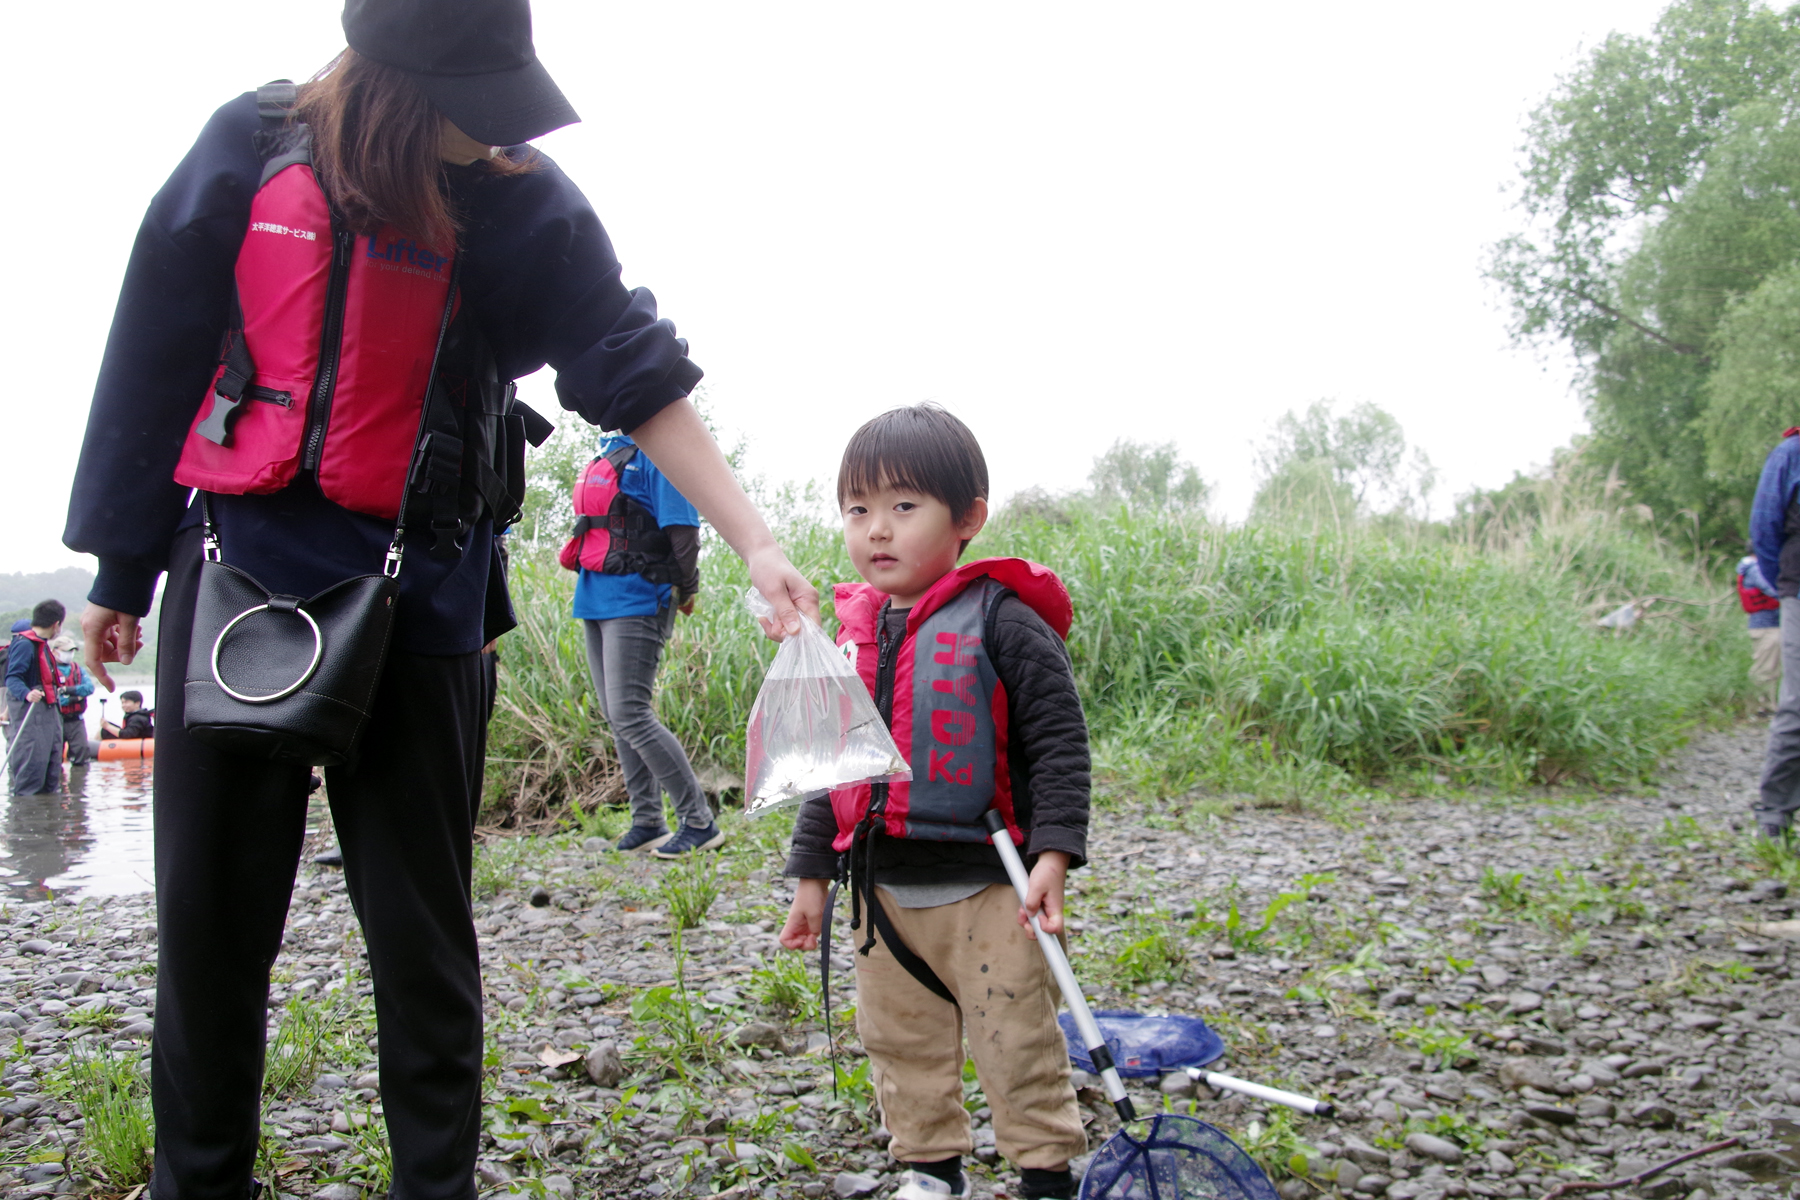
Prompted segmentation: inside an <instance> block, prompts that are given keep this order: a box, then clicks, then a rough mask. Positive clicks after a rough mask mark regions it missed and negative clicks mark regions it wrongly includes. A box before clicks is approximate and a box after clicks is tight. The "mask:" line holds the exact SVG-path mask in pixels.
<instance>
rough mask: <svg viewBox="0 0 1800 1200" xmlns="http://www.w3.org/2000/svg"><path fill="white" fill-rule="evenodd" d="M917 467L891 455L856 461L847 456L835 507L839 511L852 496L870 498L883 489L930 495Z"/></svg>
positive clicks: (839, 475) (839, 476) (929, 490)
mask: <svg viewBox="0 0 1800 1200" xmlns="http://www.w3.org/2000/svg"><path fill="white" fill-rule="evenodd" d="M916 466H917V464H916V463H909V462H907V461H905V460H904V459H902V458H897V457H896V456H894V455H892V454H882V455H877V456H871V457H868V458H858V459H857V460H856V461H855V462H852V461H851V460H850V456H849V455H848V454H846V455H845V456H844V466H843V469H842V470H840V471H839V472H838V507H839V508H842V507H843V506H844V502H845V501H846V500H848V499H849V498H850V497H851V496H868V495H872V494H874V493H875V492H879V491H880V490H881V489H882V488H895V489H898V490H901V491H908V492H924V493H925V494H926V495H930V494H931V490H932V489H931V488H929V487H927V486H926V484H925V479H926V476H925V475H924V473H922V472H920V471H918V470H915V469H914V468H915V467H916Z"/></svg>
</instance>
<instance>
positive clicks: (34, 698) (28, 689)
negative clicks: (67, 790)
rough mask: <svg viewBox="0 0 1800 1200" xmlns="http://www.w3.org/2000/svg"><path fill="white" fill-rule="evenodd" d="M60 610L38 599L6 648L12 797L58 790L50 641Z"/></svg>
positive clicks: (59, 729) (58, 728) (59, 738)
mask: <svg viewBox="0 0 1800 1200" xmlns="http://www.w3.org/2000/svg"><path fill="white" fill-rule="evenodd" d="M64 615H65V610H64V608H63V606H62V601H60V600H40V601H38V602H37V605H36V606H35V607H33V608H32V610H31V617H30V621H31V624H30V625H28V626H26V627H25V629H24V630H23V631H21V632H19V633H15V634H14V635H13V639H12V641H11V642H10V643H9V644H8V645H7V647H6V693H7V696H6V699H7V715H8V717H9V718H10V720H11V722H12V729H13V736H12V743H11V745H9V746H8V747H7V748H6V761H7V765H8V766H9V767H10V768H11V782H12V794H13V795H15V796H36V795H41V794H43V793H45V792H60V791H62V747H63V723H62V711H61V710H60V709H59V708H58V707H57V703H56V654H55V652H54V651H52V650H51V649H50V643H51V642H52V641H54V640H55V639H56V637H57V635H58V634H60V633H62V625H63V616H64Z"/></svg>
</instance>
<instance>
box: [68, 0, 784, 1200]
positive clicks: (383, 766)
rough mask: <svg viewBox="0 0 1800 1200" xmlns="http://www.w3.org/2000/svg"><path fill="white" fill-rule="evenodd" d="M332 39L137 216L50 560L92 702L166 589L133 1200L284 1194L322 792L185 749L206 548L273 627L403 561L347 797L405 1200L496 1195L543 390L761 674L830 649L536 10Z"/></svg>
mask: <svg viewBox="0 0 1800 1200" xmlns="http://www.w3.org/2000/svg"><path fill="white" fill-rule="evenodd" d="M343 27H344V32H345V35H346V40H347V41H348V43H349V48H348V49H347V50H345V51H344V52H343V53H342V54H340V55H339V56H338V57H337V58H335V59H334V60H332V62H331V63H330V64H329V65H327V66H326V67H325V68H324V69H323V70H321V71H320V72H319V73H318V74H317V75H316V76H314V77H313V79H312V80H311V81H310V82H307V83H305V84H302V85H299V86H298V87H295V86H294V85H291V84H285V83H279V84H273V85H265V86H264V87H262V88H260V89H258V90H256V91H252V92H246V93H244V94H243V95H240V96H239V97H237V98H236V99H234V100H231V101H228V102H227V103H226V104H225V105H224V106H223V107H222V108H220V109H219V110H218V111H217V112H216V113H215V114H214V115H213V117H212V119H211V120H210V121H209V122H208V123H207V125H206V127H205V129H204V130H202V132H201V134H200V136H199V139H198V141H197V142H196V143H195V144H194V146H193V148H192V150H190V151H189V153H188V154H187V156H186V158H184V159H183V160H182V162H181V164H180V165H179V166H178V167H177V168H176V169H175V173H174V175H173V176H172V177H171V178H170V179H169V181H168V182H167V184H166V185H164V187H163V188H162V190H161V191H159V192H158V193H157V195H156V197H155V198H154V199H153V200H152V201H151V204H150V209H149V212H148V214H147V215H146V217H145V219H144V222H143V225H142V228H141V229H140V231H139V234H138V238H137V241H136V244H135V246H134V247H133V250H132V253H131V257H130V261H129V263H128V265H127V267H126V272H125V279H124V284H123V287H122V290H121V294H120V298H119V304H118V308H117V311H116V315H115V317H114V322H113V327H112V332H111V335H110V340H109V342H108V345H107V349H106V354H105V357H104V359H103V362H102V366H101V370H100V377H99V381H98V385H97V387H96V390H95V394H94V401H93V407H92V410H91V412H90V415H89V419H88V428H87V435H86V440H85V442H84V444H83V447H82V454H81V461H80V465H79V468H78V470H77V471H76V476H75V478H76V483H75V487H74V492H73V496H72V498H71V501H70V507H69V521H68V526H67V529H66V532H65V534H64V540H65V542H66V543H67V544H68V545H69V547H70V548H71V549H74V550H76V551H79V552H82V553H87V554H93V555H96V556H98V559H99V569H98V572H97V575H96V578H95V581H94V585H93V588H92V590H91V592H90V594H89V598H88V599H89V603H88V608H87V610H86V612H85V613H84V614H83V617H82V630H83V633H84V635H85V636H84V638H83V642H84V644H85V647H86V656H87V663H88V666H89V667H90V669H91V670H92V673H93V674H94V675H95V677H96V678H98V679H99V680H100V682H101V683H103V684H105V685H106V686H108V687H109V688H110V686H111V677H110V675H109V674H108V673H107V671H106V668H105V665H104V664H106V663H129V662H130V661H131V660H132V658H133V656H134V655H135V654H136V653H137V652H138V650H139V648H140V640H141V635H140V632H139V625H138V622H139V619H140V618H141V617H142V616H143V615H144V614H146V613H147V612H149V610H150V603H151V597H152V595H153V593H154V590H155V587H156V583H157V579H158V576H159V575H160V574H161V573H162V572H163V571H165V570H166V571H167V573H168V581H167V584H166V587H165V589H164V592H163V598H162V607H161V609H160V619H159V625H158V637H159V642H158V655H157V671H158V677H157V694H158V697H159V699H160V702H161V707H160V709H159V711H158V713H157V717H158V720H157V723H156V724H157V751H156V758H155V792H156V805H155V855H156V862H155V868H156V881H157V890H156V901H157V929H158V950H157V973H156V988H157V1001H156V1032H155V1037H154V1041H153V1046H152V1057H151V1094H152V1102H153V1105H154V1109H155V1119H156V1153H155V1166H154V1173H153V1176H152V1179H151V1182H150V1188H149V1200H197V1198H202V1197H204V1198H206V1200H216V1198H230V1200H236V1198H238V1197H251V1196H254V1195H256V1194H258V1193H259V1192H260V1191H261V1190H262V1188H261V1184H259V1183H258V1182H257V1181H255V1180H253V1178H252V1172H253V1166H254V1163H255V1161H256V1156H257V1149H258V1141H259V1135H260V1132H261V1129H260V1122H259V1114H260V1108H261V1088H262V1072H263V1043H264V1035H265V1028H266V1024H267V1020H268V1008H267V1004H268V989H269V973H270V968H271V966H272V964H273V963H274V961H275V958H276V955H277V953H278V951H279V949H280V946H281V941H282V931H283V925H284V922H285V918H286V913H287V907H288V901H289V896H290V893H291V891H292V888H293V883H294V878H295V873H296V869H297V866H298V860H299V855H300V849H301V845H302V841H303V838H304V835H305V830H306V807H307V793H308V790H309V787H310V785H311V780H312V771H311V769H310V768H309V767H308V766H306V765H302V764H298V763H284V762H276V761H271V760H269V759H267V758H258V757H254V756H252V755H250V754H246V753H233V752H229V751H227V750H223V749H220V748H219V744H218V743H216V742H214V741H211V740H207V741H203V740H201V738H200V737H199V736H197V735H198V734H199V733H200V732H202V731H204V730H206V729H208V728H209V727H207V726H205V725H204V724H201V723H199V722H197V723H196V728H195V729H190V728H188V723H187V716H186V714H187V709H188V705H189V704H190V700H189V699H188V695H189V693H188V692H187V691H186V689H185V687H184V685H185V682H186V678H187V671H188V664H189V652H190V648H191V644H192V643H193V642H194V640H195V639H194V634H193V631H194V628H195V624H196V621H197V618H198V614H197V611H196V602H197V597H198V595H199V594H200V592H201V589H202V582H203V580H202V572H201V563H202V552H203V548H204V551H205V553H206V554H207V555H208V557H209V558H211V557H217V558H218V559H219V561H222V562H223V563H224V564H226V565H228V566H229V567H231V568H232V569H233V570H235V571H238V572H242V573H244V574H247V575H249V576H252V577H254V578H255V579H256V580H257V581H258V582H259V583H260V585H261V586H262V588H263V589H265V590H266V591H267V592H269V593H271V594H274V595H275V596H276V598H277V599H280V598H281V597H284V596H285V597H300V598H304V597H312V596H316V595H318V594H319V593H320V592H321V591H323V590H325V589H328V588H332V587H334V586H335V585H337V584H339V583H340V582H342V581H345V580H350V579H355V578H361V577H368V576H371V575H374V574H376V573H382V574H385V573H386V571H385V569H384V561H387V562H392V561H394V560H395V559H399V560H402V565H400V566H399V567H398V570H397V574H396V575H394V576H392V577H391V578H393V579H394V580H395V581H396V583H397V589H398V591H397V597H398V599H397V603H396V604H395V605H394V607H393V611H394V613H395V614H396V615H395V617H394V621H393V627H392V632H391V640H390V641H389V643H388V648H387V651H386V654H385V657H384V658H383V659H381V662H382V667H381V672H380V675H379V677H378V678H377V679H376V680H375V684H374V689H373V692H372V696H373V699H372V701H371V703H370V706H369V709H368V716H367V721H366V724H364V725H363V726H362V727H361V729H360V732H359V735H358V737H359V740H358V741H357V742H356V743H355V745H356V746H357V747H359V749H358V750H357V751H356V753H355V754H354V755H353V756H350V757H349V758H348V760H347V761H346V762H345V764H344V765H341V766H327V767H326V769H325V776H326V780H327V784H328V793H329V796H330V803H331V813H332V820H333V824H334V825H335V828H336V833H337V835H338V838H339V842H340V845H341V848H342V852H343V858H344V878H345V883H346V886H347V888H348V890H349V894H350V898H351V901H352V903H353V904H354V906H355V911H356V914H357V917H358V919H359V921H360V922H361V925H362V932H363V935H364V938H365V940H366V944H367V948H368V958H369V971H370V978H371V981H372V983H373V986H374V994H375V1012H376V1018H377V1024H378V1028H379V1036H380V1050H379V1068H380V1081H381V1097H382V1103H383V1120H384V1121H385V1123H386V1126H387V1139H388V1146H389V1148H390V1151H391V1162H392V1183H391V1185H390V1186H391V1191H390V1193H389V1194H390V1195H391V1196H393V1197H395V1200H473V1198H474V1196H475V1194H476V1178H475V1157H476V1150H477V1145H478V1138H479V1136H480V1132H481V1114H480V1104H481V1076H482V1003H481V997H482V993H481V979H480V964H479V960H478V957H477V949H476V937H475V928H474V922H473V919H472V915H471V901H470V860H471V854H472V835H473V824H474V821H475V819H476V815H477V810H478V808H479V805H480V785H481V776H482V762H483V757H484V750H485V731H486V722H485V716H486V700H487V688H486V687H485V685H484V676H483V669H482V660H481V653H480V652H481V649H482V647H483V646H485V645H487V644H488V643H489V642H491V641H492V640H493V639H494V638H495V637H497V636H499V635H500V634H501V633H503V632H505V630H506V628H508V627H510V625H511V624H512V615H511V608H510V605H508V604H507V603H506V602H505V597H504V596H503V595H499V594H497V593H498V589H502V588H504V581H503V577H502V575H501V572H500V571H499V570H498V568H497V564H496V550H495V542H494V530H495V529H496V528H499V527H504V525H505V524H506V523H508V522H509V521H511V520H513V519H515V518H516V515H517V508H518V504H519V501H520V499H521V497H522V495H523V439H524V437H525V436H527V434H530V435H531V436H534V437H541V436H543V435H544V433H545V432H547V431H546V430H544V429H541V428H538V426H539V425H541V424H542V422H541V418H536V416H535V414H530V413H528V412H527V411H526V410H524V409H523V406H521V405H518V404H517V402H516V398H515V396H514V394H513V387H512V384H511V381H512V380H514V379H516V378H518V377H519V376H522V375H526V374H529V373H531V372H533V371H536V370H537V369H538V368H540V367H542V366H544V365H545V364H548V365H550V366H551V367H553V368H554V369H555V371H556V387H557V393H558V396H559V399H560V401H561V403H562V405H563V407H564V408H566V409H568V410H570V411H571V412H573V413H575V414H577V415H579V416H580V417H581V418H582V419H584V420H586V421H589V422H591V423H593V424H596V425H599V426H602V427H605V428H617V429H625V430H629V431H631V432H632V434H633V436H634V437H635V439H636V440H637V443H638V444H639V445H640V446H641V447H643V450H644V453H645V454H646V455H648V456H649V457H650V458H651V459H652V460H654V461H655V462H656V464H657V465H658V466H659V467H660V468H661V469H662V470H663V471H664V472H666V473H667V474H668V476H669V478H670V479H671V480H672V481H674V482H675V483H676V484H677V485H678V486H679V487H680V489H681V491H682V492H683V493H684V494H685V495H687V496H688V497H690V498H691V499H692V500H693V502H694V504H695V506H696V507H697V508H698V509H699V511H700V512H701V513H703V514H705V516H706V518H707V519H708V520H709V521H710V522H711V523H712V525H713V527H714V528H715V529H717V530H718V532H719V533H720V535H721V536H722V537H723V538H724V539H725V541H726V542H727V543H728V544H729V545H730V546H731V547H732V549H733V550H735V551H736V552H737V553H738V554H740V555H741V556H743V557H744V559H745V560H746V563H747V566H748V571H749V575H750V578H751V579H752V581H754V583H755V585H756V586H757V587H758V588H760V589H761V590H762V592H763V593H764V594H765V595H768V596H770V597H771V598H772V599H773V600H774V602H775V606H776V609H777V615H776V617H775V618H774V619H773V620H772V621H771V622H769V623H768V627H767V628H768V631H769V632H770V633H771V635H772V636H773V635H776V634H777V633H781V632H785V631H787V630H797V629H798V628H799V627H800V625H799V622H800V620H801V617H800V611H799V610H800V609H804V610H806V611H807V612H810V613H816V612H817V596H816V594H815V593H814V592H813V590H812V589H811V588H810V587H809V586H808V585H807V583H806V581H805V580H804V579H803V578H802V577H801V576H800V575H799V573H798V572H797V571H795V570H794V568H793V567H792V566H791V565H790V564H789V562H788V560H787V558H786V556H785V555H784V554H783V553H782V552H781V550H780V548H779V547H778V546H777V545H776V543H775V540H774V538H773V537H772V536H771V534H770V533H769V530H768V527H767V526H766V524H765V523H764V522H763V520H762V519H761V517H760V516H759V515H758V514H757V512H756V511H755V509H754V508H753V507H752V505H751V504H750V502H749V500H748V499H747V498H746V497H745V495H744V493H743V492H742V490H741V489H740V488H739V487H738V486H737V484H736V482H735V481H734V480H733V478H732V475H731V472H730V470H729V468H728V466H727V464H726V462H725V459H724V456H723V455H722V454H721V453H720V451H719V449H718V447H717V445H716V444H715V443H714V442H713V440H712V438H711V436H710V435H709V434H708V433H707V431H706V427H705V425H704V424H703V423H702V422H701V420H700V417H699V415H698V413H697V412H696V411H695V409H694V407H693V405H692V404H691V403H690V402H689V401H688V399H687V396H688V393H689V391H690V390H691V389H692V388H693V386H694V384H695V383H696V382H697V381H698V380H699V379H700V376H701V372H700V368H699V367H697V366H696V365H694V363H693V362H692V361H691V360H690V359H689V358H688V355H687V345H686V343H685V342H684V341H682V340H681V339H680V338H678V337H677V336H676V334H675V329H674V327H673V326H672V325H671V324H670V323H669V322H668V321H666V320H661V319H659V318H658V315H657V310H656V302H655V298H654V297H653V296H652V295H651V294H650V293H649V292H648V291H646V290H643V289H638V290H632V289H628V288H627V287H625V286H624V284H623V283H621V281H620V265H619V262H618V260H617V258H616V257H615V256H614V254H613V250H612V247H611V244H610V242H609V241H608V238H607V235H606V232H605V230H603V229H602V228H601V225H600V222H599V220H598V218H597V217H596V216H595V214H594V211H593V209H592V208H591V207H590V206H589V204H588V202H587V200H586V199H585V198H584V197H583V195H582V194H581V192H580V190H579V189H577V188H576V186H575V185H574V183H573V182H571V181H570V179H569V178H568V177H567V176H566V175H564V174H563V173H562V172H561V171H560V170H559V169H558V168H557V166H556V164H555V163H553V162H551V161H550V160H549V159H548V158H547V157H545V156H544V155H543V154H541V153H538V152H537V151H535V150H533V149H532V148H531V147H529V146H528V145H526V143H527V142H529V141H530V140H531V139H533V138H535V137H538V136H540V135H542V134H544V133H547V132H549V131H550V130H552V129H556V128H558V127H560V126H564V125H568V124H570V123H571V122H574V121H575V120H576V119H577V117H576V114H575V112H574V110H573V109H572V108H571V107H570V105H569V103H568V102H567V100H565V99H564V97H563V95H562V93H561V92H560V91H559V90H558V89H557V87H556V85H555V84H554V83H553V82H552V81H551V79H550V76H549V74H548V73H547V72H546V70H545V69H544V67H543V66H542V65H541V63H540V62H539V61H538V58H537V56H536V54H535V52H534V50H533V47H532V41H531V19H530V13H529V10H528V8H527V5H526V0H460V2H459V3H456V4H443V3H430V2H427V0H351V2H350V3H349V4H348V6H347V7H346V8H345V10H344V14H343ZM628 182H629V181H623V182H622V183H621V186H628ZM646 184H647V186H653V187H657V188H661V187H664V186H666V181H663V180H656V181H646ZM440 351H441V357H440V354H439V352H440ZM434 365H435V366H436V373H435V375H434V372H433V368H434ZM534 430H535V432H534ZM196 493H197V495H196ZM190 496H194V497H195V499H194V501H193V502H192V503H190ZM403 499H404V501H405V503H406V505H407V506H408V508H407V512H408V513H409V514H410V515H409V516H408V517H407V520H406V521H405V522H404V531H403V534H402V533H401V532H399V531H398V530H397V527H398V526H399V525H400V524H401V522H400V521H399V520H398V519H397V516H396V514H397V513H399V512H400V510H401V508H402V501H403ZM209 514H210V515H209ZM203 527H204V528H203ZM215 543H216V545H215ZM390 556H391V557H390ZM217 576H218V573H217V572H212V573H209V575H208V577H209V578H217ZM284 603H286V601H284ZM222 638H223V635H222V634H221V635H220V639H221V640H222ZM213 644H214V647H215V650H216V647H217V645H218V644H219V642H218V641H215V642H214V643H213ZM214 676H215V677H217V669H216V666H215V669H214ZM214 690H215V691H216V689H214ZM199 694H202V695H205V694H206V693H199ZM209 736H210V735H209Z"/></svg>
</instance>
